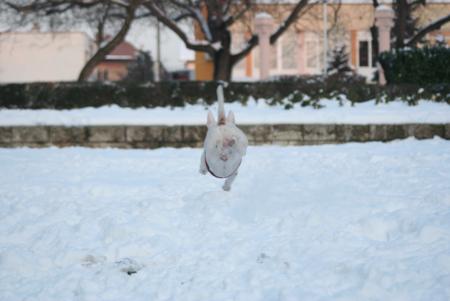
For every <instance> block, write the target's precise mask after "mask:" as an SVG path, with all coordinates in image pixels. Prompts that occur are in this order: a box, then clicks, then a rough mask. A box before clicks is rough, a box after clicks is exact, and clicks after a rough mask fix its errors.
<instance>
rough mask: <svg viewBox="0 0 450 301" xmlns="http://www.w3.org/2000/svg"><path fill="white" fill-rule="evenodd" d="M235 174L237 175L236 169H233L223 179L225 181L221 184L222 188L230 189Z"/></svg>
mask: <svg viewBox="0 0 450 301" xmlns="http://www.w3.org/2000/svg"><path fill="white" fill-rule="evenodd" d="M236 176H237V171H235V172H234V173H233V174H232V175H231V176H229V177H228V178H227V179H226V180H225V183H224V184H223V186H222V188H223V190H225V191H230V190H231V184H232V183H233V181H234V179H236Z"/></svg>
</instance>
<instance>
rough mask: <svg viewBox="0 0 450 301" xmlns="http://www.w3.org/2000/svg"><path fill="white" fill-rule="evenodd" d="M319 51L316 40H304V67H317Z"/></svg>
mask: <svg viewBox="0 0 450 301" xmlns="http://www.w3.org/2000/svg"><path fill="white" fill-rule="evenodd" d="M318 60H319V51H318V43H317V42H316V41H307V42H306V67H308V68H317V67H318V66H319V61H318Z"/></svg>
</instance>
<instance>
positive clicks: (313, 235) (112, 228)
mask: <svg viewBox="0 0 450 301" xmlns="http://www.w3.org/2000/svg"><path fill="white" fill-rule="evenodd" d="M200 153H201V150H200V149H170V148H166V149H157V150H115V149H85V148H65V149H57V148H49V149H0V300H5V301H6V300H7V301H16V300H17V301H18V300H43V301H52V300H55V301H56V300H57V301H60V300H96V301H98V300H133V301H138V300H185V301H188V300H192V301H198V300H226V301H228V300H245V301H252V300H295V301H297V300H346V301H348V300H357V301H361V300H396V301H397V300H407V301H414V300H427V301H428V300H433V301H439V300H442V301H444V300H445V301H447V300H450V181H449V176H450V142H449V141H445V140H441V139H438V138H435V139H433V140H423V141H417V140H414V139H407V140H403V141H395V142H391V143H385V144H383V143H365V144H345V145H325V146H306V147H276V146H264V147H250V148H249V150H248V153H247V157H246V158H245V161H244V162H243V164H242V167H241V170H240V175H239V176H238V178H237V179H236V182H235V184H234V186H233V189H232V191H231V192H229V193H227V192H224V191H222V190H221V189H220V186H221V183H220V181H219V180H217V179H215V178H213V177H211V176H209V177H206V176H201V175H200V174H198V172H197V170H198V161H199V157H200ZM134 271H136V273H134V274H131V275H128V273H127V272H129V273H132V272H134Z"/></svg>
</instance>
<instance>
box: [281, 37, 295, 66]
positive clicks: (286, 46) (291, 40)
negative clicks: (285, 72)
mask: <svg viewBox="0 0 450 301" xmlns="http://www.w3.org/2000/svg"><path fill="white" fill-rule="evenodd" d="M281 46H282V47H281V61H282V68H283V69H297V66H298V64H297V58H298V43H297V33H296V32H295V31H293V30H290V31H287V32H286V33H285V34H284V36H283V40H282V43H281Z"/></svg>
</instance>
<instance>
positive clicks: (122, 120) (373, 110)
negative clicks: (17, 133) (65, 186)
mask: <svg viewBox="0 0 450 301" xmlns="http://www.w3.org/2000/svg"><path fill="white" fill-rule="evenodd" d="M320 104H321V105H323V106H325V107H324V108H322V109H314V108H312V107H310V106H308V107H300V106H299V105H297V106H296V107H294V108H293V109H290V110H286V109H284V107H283V106H281V105H278V106H269V105H267V104H266V103H265V101H264V100H259V101H258V102H256V101H250V102H249V103H248V104H247V106H243V105H241V104H239V103H231V104H226V106H225V108H226V109H227V110H233V111H234V112H235V115H236V118H237V122H238V123H239V124H259V123H266V124H267V123H268V124H273V123H349V124H375V123H448V122H450V105H448V104H446V103H436V102H431V101H421V102H419V104H418V105H416V106H408V105H407V104H406V103H405V102H401V101H395V102H389V103H387V104H386V103H381V104H375V102H374V101H369V102H365V103H360V104H355V105H354V106H352V105H351V104H350V102H346V101H344V102H343V105H342V106H340V105H339V102H338V101H333V100H322V101H321V102H320ZM211 109H212V110H213V111H214V112H216V110H217V108H216V106H212V107H211ZM205 120H206V108H205V107H204V106H202V105H189V106H186V107H185V108H174V109H171V108H154V109H146V108H139V109H130V108H121V107H118V106H105V107H100V108H84V109H74V110H62V111H57V110H0V125H3V126H5V125H37V124H40V125H68V126H69V125H116V124H142V125H155V124H159V125H179V124H186V125H188V124H204V123H205Z"/></svg>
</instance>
